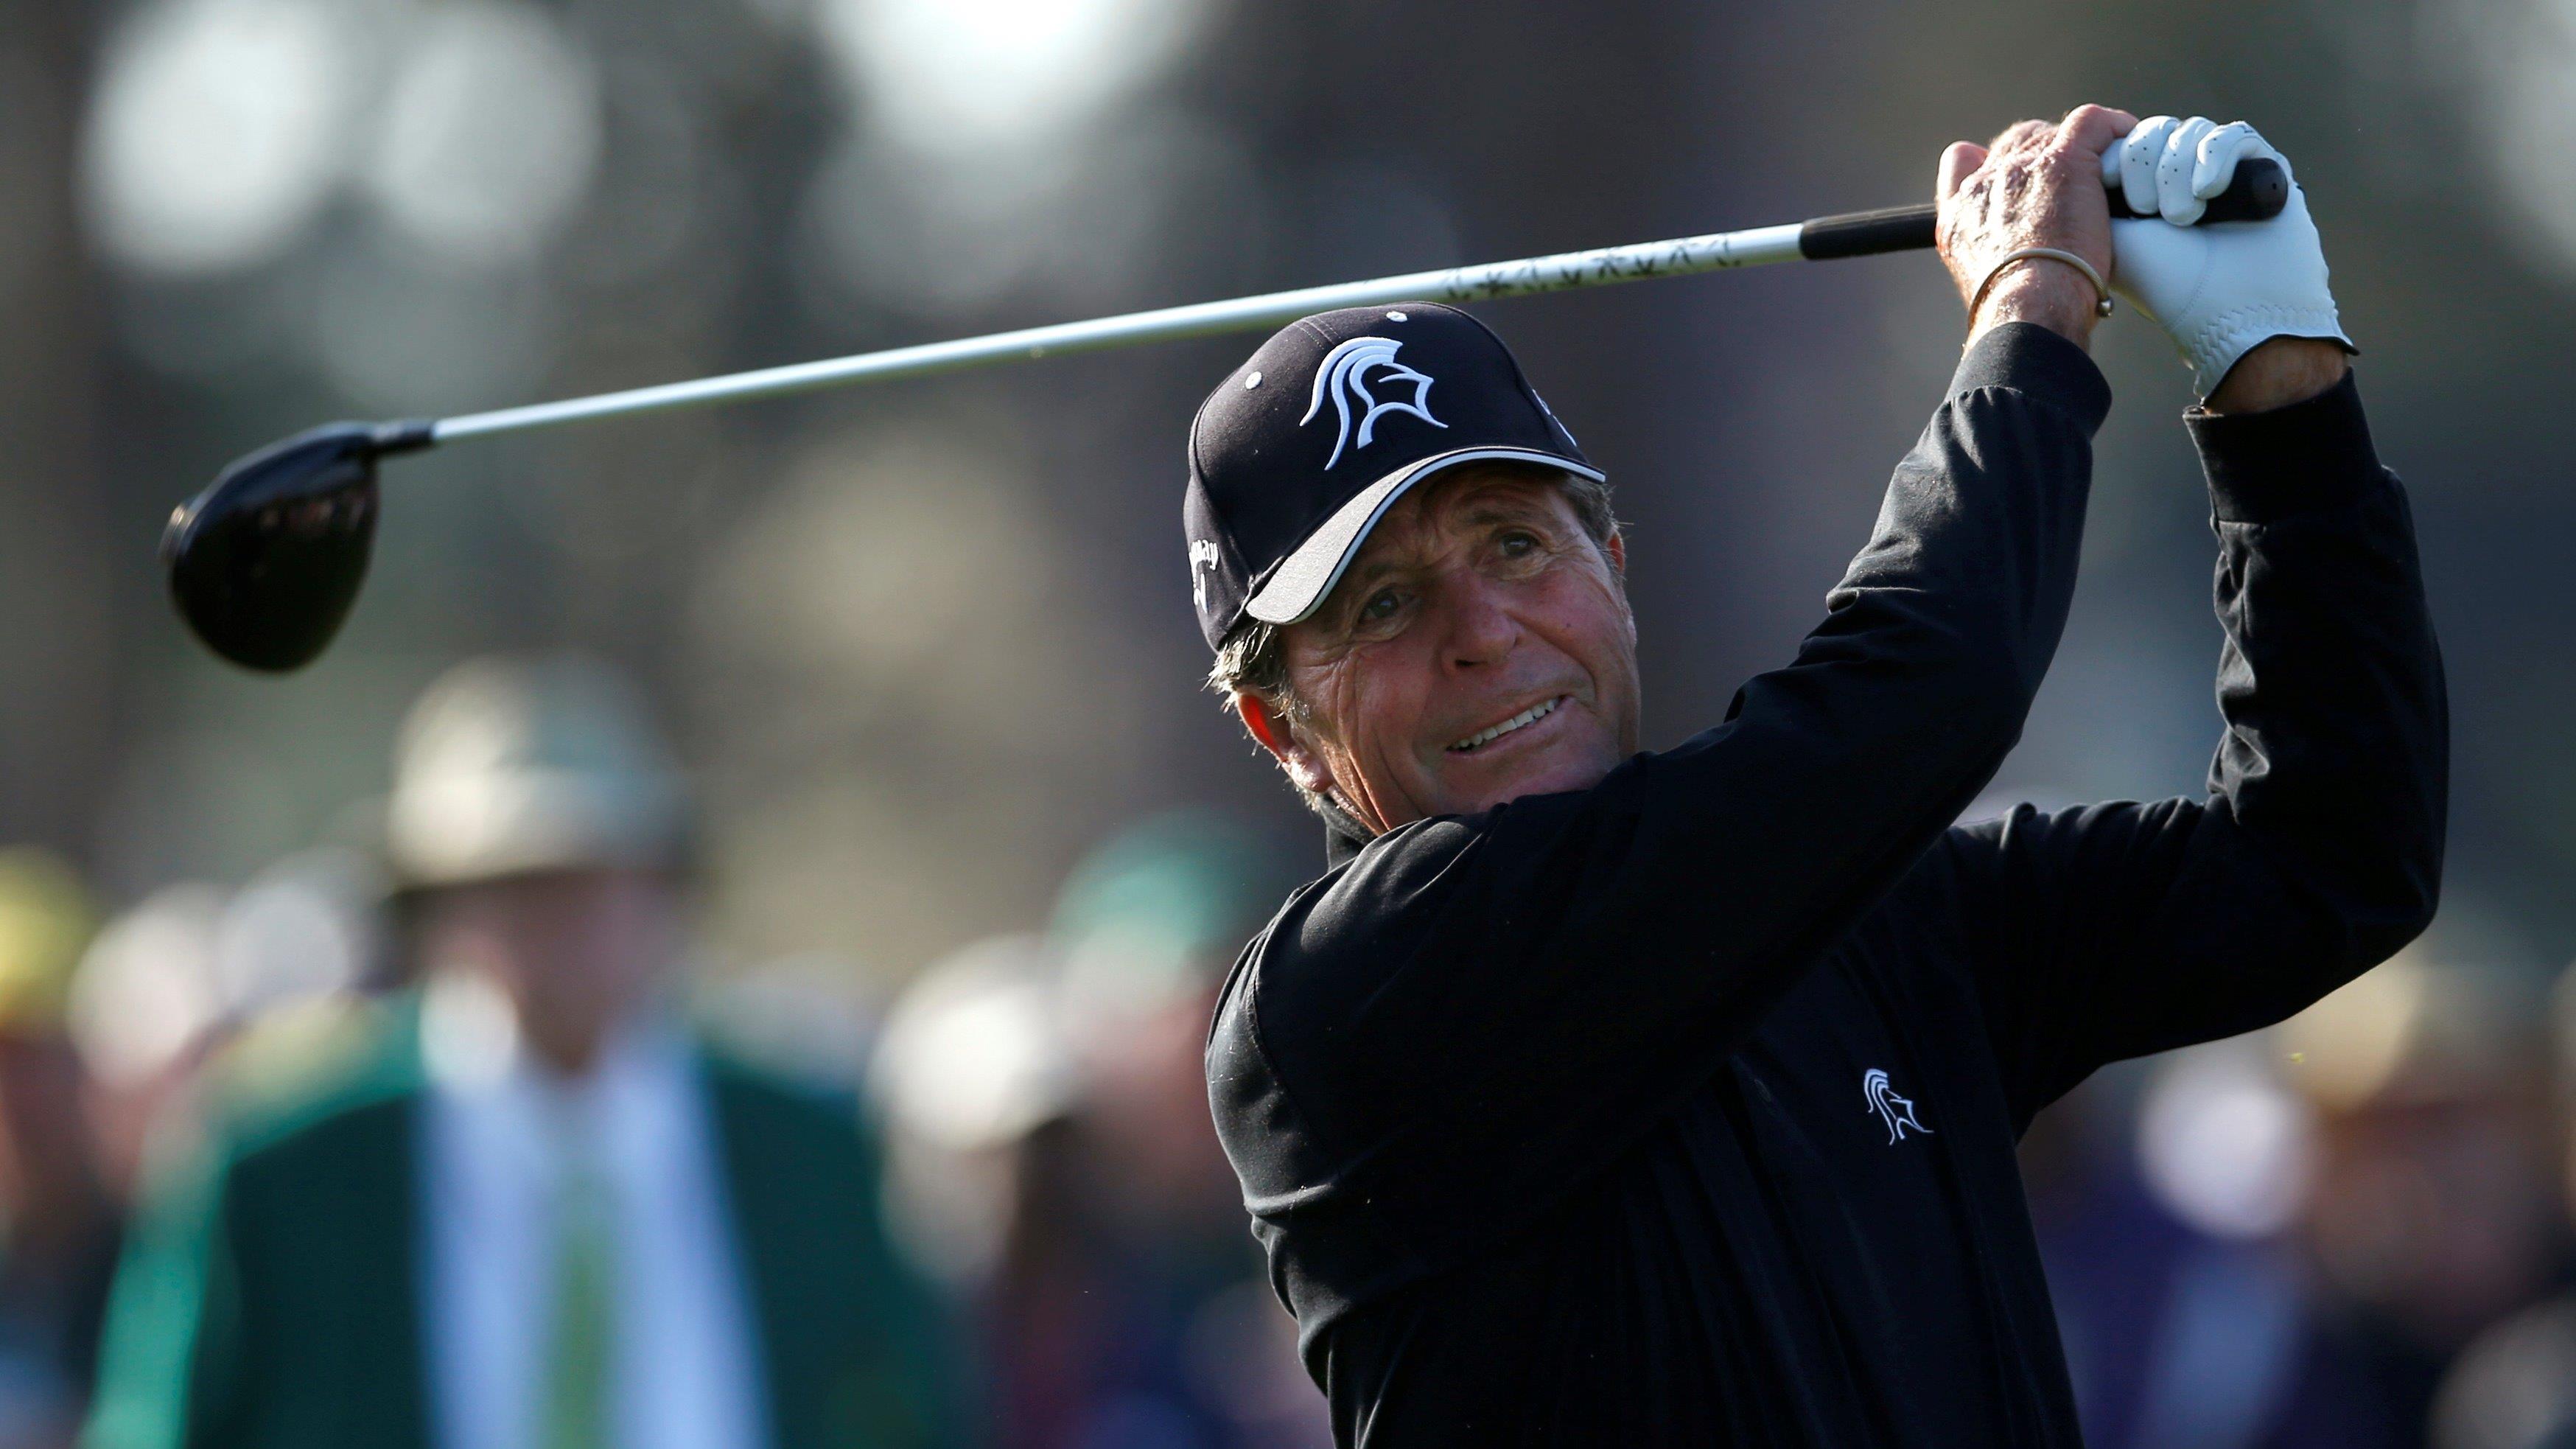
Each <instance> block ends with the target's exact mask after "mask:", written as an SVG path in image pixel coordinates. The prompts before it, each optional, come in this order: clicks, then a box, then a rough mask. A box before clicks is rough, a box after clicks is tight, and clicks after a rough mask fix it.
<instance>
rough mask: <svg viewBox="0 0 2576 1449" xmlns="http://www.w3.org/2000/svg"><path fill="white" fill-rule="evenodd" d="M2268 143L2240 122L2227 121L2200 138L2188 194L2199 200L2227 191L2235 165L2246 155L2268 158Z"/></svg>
mask: <svg viewBox="0 0 2576 1449" xmlns="http://www.w3.org/2000/svg"><path fill="white" fill-rule="evenodd" d="M2272 154H2274V153H2273V150H2272V147H2271V143H2269V142H2267V141H2265V140H2264V139H2263V138H2262V136H2261V135H2259V134H2257V133H2256V132H2255V130H2254V128H2253V127H2252V126H2249V125H2247V124H2245V123H2244V122H2243V121H2230V122H2228V123H2227V124H2226V125H2224V126H2221V127H2219V128H2218V129H2217V130H2214V131H2212V132H2210V133H2209V134H2208V135H2206V136H2203V137H2201V138H2200V147H2199V151H2198V154H2197V155H2196V156H2195V157H2194V160H2193V165H2192V170H2191V194H2192V195H2194V196H2197V197H2199V198H2200V199H2201V200H2203V201H2207V200H2209V199H2210V198H2211V197H2213V196H2216V195H2217V194H2218V193H2220V192H2222V191H2225V190H2226V189H2227V184H2228V183H2229V182H2231V181H2234V180H2235V179H2236V166H2237V163H2238V162H2240V161H2243V160H2244V159H2245V158H2247V157H2249V156H2269V155H2272Z"/></svg>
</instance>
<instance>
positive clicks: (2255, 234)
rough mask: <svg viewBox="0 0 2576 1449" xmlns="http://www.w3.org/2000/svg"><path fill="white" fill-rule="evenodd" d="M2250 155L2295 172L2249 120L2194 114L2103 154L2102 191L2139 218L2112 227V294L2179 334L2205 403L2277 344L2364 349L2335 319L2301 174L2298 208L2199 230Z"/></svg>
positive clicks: (2148, 126) (2150, 127)
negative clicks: (2114, 190)
mask: <svg viewBox="0 0 2576 1449" xmlns="http://www.w3.org/2000/svg"><path fill="white" fill-rule="evenodd" d="M2253 156H2269V157H2271V158H2272V159H2273V160H2275V161H2279V162H2280V163H2281V168H2282V170H2284V171H2287V170H2288V169H2289V166H2290V163H2289V160H2288V158H2286V157H2284V156H2282V155H2281V153H2280V152H2278V151H2275V150H2273V149H2272V147H2271V144H2270V143H2269V142H2267V141H2265V140H2264V139H2263V138H2262V137H2261V136H2259V135H2257V134H2255V131H2254V128H2253V127H2251V126H2248V125H2246V124H2245V123H2244V122H2242V121H2232V122H2230V123H2228V124H2227V125H2224V126H2219V125H2213V124H2212V123H2210V122H2209V121H2207V120H2204V119H2202V118H2201V117H2198V116H2194V117H2192V118H2191V119H2190V120H2187V121H2177V120H2175V119H2174V118H2173V117H2171V116H2150V117H2149V118H2147V119H2146V120H2143V121H2140V122H2139V123H2138V125H2137V128H2136V129H2135V130H2132V131H2131V132H2129V134H2128V137H2127V139H2125V140H2121V141H2115V142H2113V143H2112V144H2111V148H2110V149H2109V150H2107V151H2104V152H2103V153H2102V181H2103V184H2104V185H2106V186H2115V187H2118V188H2120V190H2121V192H2122V193H2123V194H2124V195H2125V196H2126V198H2127V200H2128V203H2129V209H2130V210H2131V211H2134V212H2136V213H2138V215H2139V216H2140V217H2141V218H2142V219H2141V220H2137V221H2114V222H2112V223H2111V257H2112V271H2111V289H2112V290H2113V291H2115V292H2118V293H2119V294H2120V295H2122V296H2124V297H2127V298H2128V299H2129V301H2130V303H2131V304H2132V305H2134V306H2135V307H2136V308H2137V309H2138V310H2139V311H2141V312H2144V313H2146V314H2147V315H2148V316H2149V317H2152V318H2154V319H2155V321H2156V323H2157V324H2158V325H2159V326H2161V327H2163V328H2164V329H2165V332H2166V334H2167V335H2169V336H2171V337H2172V338H2173V340H2174V345H2175V346H2176V347H2179V348H2181V349H2182V355H2183V360H2184V361H2185V362H2186V363H2188V364H2190V366H2191V369H2192V373H2193V376H2194V377H2195V378H2196V380H2197V381H2198V384H2199V389H2200V395H2201V396H2202V397H2207V396H2209V395H2210V394H2211V393H2213V392H2216V391H2217V390H2218V384H2219V380H2220V379H2222V378H2224V377H2226V376H2227V370H2228V369H2229V368H2231V367H2233V366H2235V365H2236V359H2238V358H2240V357H2243V356H2244V355H2245V354H2246V353H2248V352H2250V351H2252V350H2253V349H2254V348H2255V347H2256V346H2257V345H2258V344H2260V343H2262V342H2264V341H2265V340H2267V339H2270V338H2274V337H2318V338H2329V339H2332V340H2333V341H2335V342H2339V343H2341V344H2343V347H2344V350H2345V351H2347V352H2358V351H2360V349H2359V348H2357V347H2354V346H2353V345H2352V339H2351V338H2349V337H2347V336H2345V335H2344V330H2343V323H2342V321H2341V320H2340V319H2339V318H2338V317H2337V316H2336V315H2335V304H2334V296H2333V294H2332V293H2330V292H2328V291H2327V290H2326V254H2325V248H2324V246H2323V245H2322V244H2321V243H2319V241H2318V240H2317V226H2316V223H2315V222H2313V221H2311V220H2309V219H2308V199H2307V197H2306V195H2305V194H2304V193H2302V192H2301V191H2300V190H2299V187H2298V183H2297V180H2296V178H2295V177H2294V178H2293V179H2292V182H2291V185H2290V204H2289V205H2288V206H2286V207H2283V208H2282V210H2281V214H2280V215H2279V216H2276V217H2273V218H2272V219H2271V220H2269V221H2236V222H2214V223H2212V224H2210V225H2208V226H2198V227H2196V226H2193V225H2191V223H2192V222H2195V221H2197V220H2199V219H2200V214H2201V213H2202V212H2203V211H2205V210H2207V209H2208V207H2207V202H2208V198H2210V197H2213V196H2216V195H2217V194H2218V193H2220V192H2222V191H2224V190H2226V189H2227V183H2228V182H2229V181H2231V180H2233V179H2234V178H2235V176H2236V166H2237V163H2238V162H2240V161H2243V160H2245V159H2246V158H2248V157H2253Z"/></svg>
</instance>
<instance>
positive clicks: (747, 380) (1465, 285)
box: [384, 158, 2289, 452]
mask: <svg viewBox="0 0 2576 1449" xmlns="http://www.w3.org/2000/svg"><path fill="white" fill-rule="evenodd" d="M2288 195H2289V176H2288V173H2287V172H2286V171H2284V170H2282V168H2281V167H2280V165H2279V163H2277V162H2275V161H2272V160H2270V159H2268V158H2258V159H2254V160H2249V161H2247V162H2246V163H2245V164H2244V165H2241V166H2239V167H2238V168H2237V170H2236V175H2235V176H2234V177H2233V178H2232V179H2231V182H2230V184H2229V186H2228V187H2227V189H2226V190H2225V191H2223V192H2221V193H2220V194H2219V195H2217V196H2215V197H2212V198H2210V200H2209V204H2208V209H2207V214H2206V215H2205V216H2204V217H2203V220H2206V221H2237V220H2253V219H2259V218H2263V217H2269V216H2273V215H2276V214H2278V213H2279V211H2280V210H2281V208H2282V206H2283V204H2284V203H2285V202H2286V201H2287V199H2288ZM2110 199H2111V208H2112V214H2113V215H2114V216H2127V215H2130V214H2131V213H2130V212H2129V210H2128V207H2127V206H2126V204H2125V202H2124V199H2123V197H2122V195H2121V193H2120V192H2119V191H2117V190H2114V191H2112V193H2111V197H2110ZM1933 228H1934V210H1933V208H1932V207H1930V206H1928V205H1925V206H1898V207H1890V208H1887V209H1886V210H1883V211H1859V212H1850V213H1846V214H1843V215H1839V216H1822V217H1817V218H1815V219H1813V220H1810V221H1804V222H1790V223H1787V224H1785V225H1781V226H1757V227H1752V228H1750V229H1747V230H1744V231H1719V232H1710V233H1708V234H1706V235H1704V236H1687V237H1678V238H1675V239H1674V240H1671V241H1655V242H1637V243H1634V244H1632V245H1629V246H1620V247H1600V248H1597V249H1595V250H1592V251H1582V252H1559V253H1557V254H1556V255H1554V256H1546V257H1525V258H1523V259H1521V260H1519V261H1515V262H1487V263H1485V264H1483V265H1481V266H1472V267H1451V268H1447V269H1445V270H1441V271H1432V272H1407V273H1405V274H1404V275H1402V276H1396V277H1378V278H1375V279H1373V280H1370V281H1365V282H1337V283H1334V284H1331V285H1329V286H1322V287H1301V288H1299V289H1297V290H1295V291H1291V292H1268V293H1264V294H1262V295H1261V296H1257V297H1237V298H1234V299H1232V300H1230V301H1224V302H1196V303H1192V304H1190V305H1188V306H1183V307H1162V308H1157V309H1156V310H1154V311H1150V312H1129V313H1126V314H1124V315H1121V316H1117V317H1101V318H1095V319H1093V320H1091V321H1088V322H1059V323H1056V324H1055V325H1053V326H1049V327H1028V328H1023V329H1021V330H1019V331H1017V332H997V333H994V334H992V335H990V336H985V337H966V338H960V339H958V340H956V341H953V342H929V343H924V344H922V345H920V346H917V347H897V348H893V349H890V350H888V351H884V352H863V353H860V354H858V355H856V356H852V357H834V358H827V359H825V360H823V361H821V362H800V363H794V364H791V365H789V366H785V367H765V368H761V369H759V370H758V371H754V372H737V373H732V374H729V375H727V376H724V377H709V378H701V379H699V380H697V381H695V382H674V383H665V384H663V385H661V386H659V387H639V388H634V389H630V390H628V391H625V392H610V393H601V394H599V395H597V396H594V397H579V398H567V399H565V400H564V401H561V402H550V403H535V404H531V405H529V406H526V407H515V408H502V409H499V410H497V411H494V412H485V413H468V414H466V415H464V416H461V417H453V418H440V419H437V420H435V421H415V422H409V423H403V424H394V425H389V426H391V427H393V428H395V429H396V432H395V433H393V434H389V435H388V436H387V439H386V444H387V446H386V447H385V449H384V450H385V451H389V452H390V451H399V450H407V449H410V448H417V447H426V446H429V445H432V444H436V443H443V442H448V441H450V440H452V439H456V438H472V437H480V436H485V435H488V434H492V433H514V432H519V431H522V430H524V429H528V428H543V427H551V426H553V425H554V424H556V423H571V422H579V421H582V420H584V419H587V418H607V417H616V416H619V415H621V414H627V413H648V412H662V411H665V410H669V409H675V408H686V407H702V406H705V405H707V404H710V403H719V402H733V401H736V400H739V399H742V398H755V397H770V396H774V395H777V394H780V393H791V392H805V391H808V390H811V389H814V388H825V387H838V386H840V385H842V384H845V383H855V382H883V381H887V380H890V379H893V378H899V377H921V376H925V375H927V374H930V373H936V372H948V371H953V370H955V369H957V368H963V367H973V366H976V365H978V364H980V363H986V362H1002V361H1011V360H1020V359H1029V358H1039V357H1049V356H1054V355H1057V354H1061V353H1068V352H1091V351H1096V350H1098V349H1101V348H1107V347H1125V346H1130V345H1133V344H1136V343H1143V342H1167V341H1172V340H1175V339H1178V338H1183V337H1211V336H1215V335H1217V334H1219V333H1224V332H1247V331H1252V330H1255V329H1259V328H1268V327H1276V326H1279V325H1280V324H1282V323H1285V322H1290V321H1293V320H1295V319H1296V318H1299V317H1303V316H1306V315H1307V314H1309V313H1312V312H1328V311H1331V310H1333V309H1335V308H1338V307H1372V306H1379V305H1383V304H1385V303H1389V302H1408V301H1425V302H1474V301H1482V300H1485V299H1487V298H1492V297H1526V296H1530V295H1532V294H1535V293H1539V292H1562V291H1569V290H1572V289H1574V288H1577V287H1604V286H1608V285H1610V284H1611V283H1614V282H1638V281H1644V280H1645V279H1646V278H1648V277H1679V276H1686V275H1689V274H1690V273H1693V272H1713V271H1719V270H1723V269H1725V268H1729V267H1755V266H1761V265H1764V264H1765V263H1769V262H1797V261H1826V260H1830V259H1833V258H1837V257H1862V256H1875V255H1878V254H1881V253H1885V252H1901V251H1917V250H1922V249H1925V248H1929V247H1930V246H1932V245H1933Z"/></svg>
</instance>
